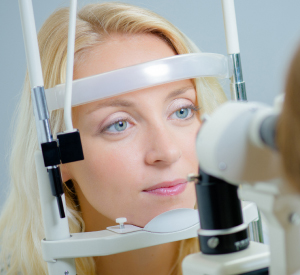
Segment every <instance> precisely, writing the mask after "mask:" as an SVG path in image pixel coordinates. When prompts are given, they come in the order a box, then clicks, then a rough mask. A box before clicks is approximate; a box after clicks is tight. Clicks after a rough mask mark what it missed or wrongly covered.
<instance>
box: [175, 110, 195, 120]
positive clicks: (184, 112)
mask: <svg viewBox="0 0 300 275" xmlns="http://www.w3.org/2000/svg"><path fill="white" fill-rule="evenodd" d="M190 112H191V109H190V108H181V109H180V110H177V111H176V112H175V114H176V116H177V117H178V118H181V119H184V118H187V117H188V116H189V115H190Z"/></svg>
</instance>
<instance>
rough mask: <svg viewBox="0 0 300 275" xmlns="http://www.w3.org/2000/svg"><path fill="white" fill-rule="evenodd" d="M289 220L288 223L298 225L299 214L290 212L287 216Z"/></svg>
mask: <svg viewBox="0 0 300 275" xmlns="http://www.w3.org/2000/svg"><path fill="white" fill-rule="evenodd" d="M289 221H290V223H292V224H294V225H299V224H300V216H299V214H298V213H292V214H291V215H290V216H289Z"/></svg>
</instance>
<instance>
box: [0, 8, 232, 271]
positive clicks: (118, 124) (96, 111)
mask: <svg viewBox="0 0 300 275" xmlns="http://www.w3.org/2000/svg"><path fill="white" fill-rule="evenodd" d="M68 16H69V15H68V9H61V10H58V11H56V12H55V13H54V14H52V15H51V16H50V18H49V19H48V20H47V21H46V22H45V24H44V26H43V27H42V29H41V31H40V33H39V45H40V54H41V62H42V68H43V73H44V81H45V88H49V87H53V86H55V85H57V84H59V83H63V82H65V68H66V49H67V30H68ZM196 51H197V49H196V47H195V46H194V45H193V44H192V42H191V41H189V40H188V39H187V38H186V37H185V36H184V35H183V34H182V33H181V32H180V31H179V30H178V29H176V28H175V27H174V26H173V25H172V24H170V23H169V22H167V21H166V20H165V19H164V18H161V17H160V16H158V15H156V14H154V13H152V12H150V11H147V10H144V9H141V8H138V7H134V6H130V5H127V4H120V3H104V4H94V5H88V6H86V7H84V8H83V9H82V10H81V11H79V13H78V16H77V26H76V42H75V65H74V78H75V79H76V78H82V77H86V76H90V75H93V74H99V73H102V72H106V71H110V70H114V69H118V68H122V67H127V66H130V65H134V64H137V63H141V62H145V61H150V60H154V59H159V58H163V57H168V56H172V55H176V54H184V53H191V52H196ZM83 92H84V91H83ZM225 100H226V97H225V95H224V93H223V91H222V89H221V88H220V86H219V84H218V82H217V81H216V80H215V79H212V78H206V79H197V80H195V79H194V80H184V81H178V82H174V83H170V84H165V85H160V86H157V87H153V88H147V89H144V90H143V91H136V92H133V93H129V94H125V95H121V96H117V97H114V98H113V99H106V100H101V101H98V102H94V103H89V104H85V105H82V106H79V107H75V108H73V122H74V127H76V128H78V129H79V130H80V133H81V138H82V145H83V151H84V155H85V160H84V161H81V162H77V163H71V164H67V165H62V167H61V169H62V176H63V180H64V181H65V182H66V183H65V186H64V187H65V191H66V201H67V207H68V209H67V215H68V219H69V225H70V231H71V232H82V231H95V230H103V229H105V228H106V226H110V225H114V224H115V222H114V219H115V218H117V217H120V216H125V217H126V218H127V219H128V222H129V223H132V224H135V225H138V226H144V225H145V224H146V223H147V222H148V221H150V220H151V219H152V218H153V217H155V216H157V215H158V214H160V213H162V212H165V211H167V210H170V209H174V208H179V207H189V208H193V207H194V206H195V195H194V189H193V186H192V185H188V184H187V183H186V181H185V177H186V175H187V174H188V173H190V172H196V171H197V160H196V157H195V152H194V151H195V150H194V140H195V135H196V132H197V130H198V128H199V126H200V120H199V113H198V112H197V109H198V108H199V107H200V109H201V110H200V111H201V112H204V111H205V112H210V111H212V110H213V109H214V107H216V106H217V105H218V104H220V103H221V102H224V101H225ZM18 112H19V121H18V125H17V128H16V135H15V140H14V147H13V150H12V156H11V175H12V188H11V193H10V196H9V198H8V201H7V203H6V205H5V208H4V210H3V212H2V216H1V221H0V232H1V248H2V250H1V257H2V259H1V261H2V262H4V263H7V262H8V263H9V267H7V268H6V269H7V274H18V272H19V273H20V274H47V266H46V264H45V262H44V261H43V259H42V256H41V255H42V252H41V245H40V240H41V239H42V238H43V237H44V233H43V226H42V222H41V220H42V219H41V210H40V204H39V195H38V190H37V179H36V172H35V169H34V167H35V165H34V156H33V154H34V151H35V150H37V148H38V142H37V136H36V131H35V123H34V118H33V116H32V106H31V99H30V88H29V81H28V79H26V81H25V85H24V92H23V95H22V98H21V102H20V106H19V111H18ZM51 126H52V130H53V133H57V132H61V131H62V130H64V125H63V112H62V110H58V111H54V112H52V114H51ZM15 244H18V245H15ZM197 250H198V245H197V240H195V239H191V240H184V241H180V242H175V243H170V244H163V245H159V246H155V247H150V248H145V249H141V250H138V251H130V252H126V253H121V254H117V255H112V256H107V257H94V258H80V259H76V266H77V272H78V274H119V273H121V272H122V273H123V274H131V275H132V274H181V268H180V265H181V261H182V259H183V258H184V257H185V256H186V255H187V254H189V253H193V252H196V251H197ZM116 263H117V264H116ZM6 269H5V270H6Z"/></svg>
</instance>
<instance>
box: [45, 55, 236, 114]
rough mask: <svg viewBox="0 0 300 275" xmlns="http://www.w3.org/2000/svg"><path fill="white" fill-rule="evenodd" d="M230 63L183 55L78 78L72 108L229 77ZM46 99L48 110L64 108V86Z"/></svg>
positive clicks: (49, 92)
mask: <svg viewBox="0 0 300 275" xmlns="http://www.w3.org/2000/svg"><path fill="white" fill-rule="evenodd" d="M228 64H231V63H230V62H228V57H226V56H224V55H221V54H214V53H194V54H182V55H175V56H172V57H167V58H163V59H158V60H154V61H149V62H145V63H141V64H138V65H134V66H130V67H126V68H122V69H118V70H114V71H110V72H106V73H102V74H98V75H94V76H90V77H86V78H81V79H77V80H74V81H73V83H72V86H73V87H72V90H73V91H72V106H76V105H81V104H85V103H88V102H92V101H96V100H99V99H103V98H108V97H112V96H116V95H119V94H123V93H128V92H132V91H136V90H140V89H144V88H147V87H151V86H156V85H161V84H164V83H169V82H173V81H178V80H183V79H191V78H196V77H218V78H229V77H231V75H232V68H230V67H229V65H228ZM46 98H47V105H48V109H49V111H53V110H57V109H61V108H64V100H65V99H64V98H65V84H60V85H57V86H55V87H53V88H50V89H47V90H46Z"/></svg>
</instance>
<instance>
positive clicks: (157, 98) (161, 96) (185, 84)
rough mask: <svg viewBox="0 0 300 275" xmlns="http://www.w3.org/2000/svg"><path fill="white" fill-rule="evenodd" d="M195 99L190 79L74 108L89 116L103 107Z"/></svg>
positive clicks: (133, 105)
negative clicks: (185, 98)
mask: <svg viewBox="0 0 300 275" xmlns="http://www.w3.org/2000/svg"><path fill="white" fill-rule="evenodd" d="M187 95H188V97H192V98H194V97H196V92H195V88H194V86H193V82H192V81H191V80H190V79H186V80H180V81H176V82H172V83H167V84H163V85H159V86H155V87H149V88H146V89H143V90H138V91H134V92H130V93H126V94H122V95H118V96H114V97H111V98H106V99H101V100H98V101H95V102H91V103H87V104H83V105H81V106H78V107H76V108H77V110H80V112H84V113H85V114H90V113H92V112H93V111H95V110H98V109H101V108H105V107H126V108H129V107H132V108H133V107H135V106H137V105H140V104H142V103H151V102H152V101H153V102H160V103H162V104H163V103H165V102H168V101H170V100H172V99H173V98H176V97H178V96H187Z"/></svg>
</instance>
